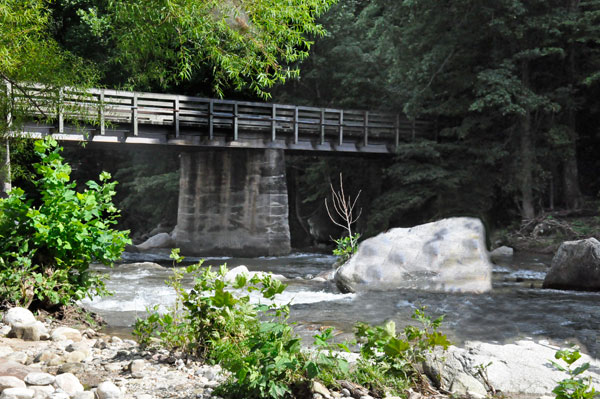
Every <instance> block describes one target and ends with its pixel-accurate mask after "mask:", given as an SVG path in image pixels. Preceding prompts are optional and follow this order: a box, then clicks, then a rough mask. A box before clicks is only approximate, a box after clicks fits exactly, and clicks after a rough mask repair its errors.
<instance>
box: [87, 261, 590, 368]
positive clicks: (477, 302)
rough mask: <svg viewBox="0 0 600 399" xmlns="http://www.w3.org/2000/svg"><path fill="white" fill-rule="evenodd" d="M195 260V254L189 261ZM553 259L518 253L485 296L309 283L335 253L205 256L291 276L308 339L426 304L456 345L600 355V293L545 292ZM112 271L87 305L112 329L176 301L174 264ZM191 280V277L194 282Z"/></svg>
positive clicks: (289, 299)
mask: <svg viewBox="0 0 600 399" xmlns="http://www.w3.org/2000/svg"><path fill="white" fill-rule="evenodd" d="M187 260H188V261H196V259H187ZM550 260H551V258H550V257H548V256H540V255H532V254H517V255H516V256H515V257H514V258H513V259H512V260H511V261H509V262H504V263H502V264H500V265H497V266H494V270H493V271H494V273H493V290H492V291H491V292H489V293H486V294H481V295H474V294H459V293H435V292H425V291H417V290H397V291H386V292H363V293H357V294H341V293H340V292H339V291H338V290H337V289H336V288H335V286H334V285H333V284H332V283H328V282H315V281H311V280H310V278H311V277H312V276H316V275H317V274H319V273H321V272H323V271H327V270H331V268H332V264H333V263H334V262H335V257H333V256H329V255H322V254H310V253H299V254H293V255H290V256H282V257H263V258H253V259H242V258H207V259H206V260H205V263H204V264H205V265H213V266H218V265H221V264H223V263H227V266H228V267H229V268H233V267H235V266H238V265H246V266H247V267H248V269H250V270H253V271H269V272H273V273H277V274H282V275H284V276H285V277H287V278H288V279H289V281H287V282H286V283H287V284H289V287H288V289H287V290H286V291H285V292H284V293H283V294H282V295H281V296H280V297H279V299H278V300H279V301H280V302H281V303H291V304H292V306H291V317H290V318H291V320H292V321H294V322H296V323H297V330H298V332H299V333H300V334H301V335H302V336H303V337H305V338H307V339H308V337H310V336H311V335H312V334H313V333H314V331H315V330H317V329H318V328H321V327H323V326H333V327H336V329H338V330H339V334H340V339H342V338H345V337H350V334H351V331H352V326H353V325H354V323H356V322H357V321H363V322H368V323H372V324H379V323H383V322H385V321H386V320H394V321H396V323H397V324H399V325H400V326H403V325H406V324H410V323H414V322H413V320H411V315H412V314H413V312H414V309H415V308H420V307H422V306H425V307H426V308H427V313H428V314H430V315H431V316H433V317H437V316H440V315H445V319H444V323H443V325H442V330H443V332H445V333H446V334H447V335H448V336H449V337H450V338H451V340H452V341H453V342H454V343H456V344H461V343H462V342H464V341H467V340H478V341H486V342H498V343H506V342H512V341H515V340H517V339H520V338H524V337H531V338H533V339H542V338H544V339H550V340H552V341H555V342H556V343H558V344H564V343H566V342H570V343H577V344H579V345H580V346H581V347H582V349H583V350H584V351H586V352H588V353H590V354H591V355H593V356H595V357H598V356H599V355H600V338H598V331H599V329H600V293H590V292H575V291H559V290H545V289H542V288H541V285H542V280H543V279H544V276H545V274H546V271H547V269H548V265H549V264H550ZM124 261H125V262H137V261H153V262H158V263H161V264H163V265H169V264H170V261H169V258H168V255H166V254H153V255H149V254H143V255H142V254H127V253H126V254H125V255H124ZM95 269H97V270H99V271H101V272H104V273H108V274H109V275H110V281H109V282H108V284H107V285H108V288H109V289H110V290H112V291H114V292H115V295H114V296H112V297H108V298H102V299H100V298H94V299H93V300H91V301H90V300H86V301H84V302H83V304H84V306H85V307H87V308H88V309H90V310H92V311H95V312H97V313H99V314H100V315H101V316H102V317H103V318H104V319H105V320H106V321H107V322H108V324H109V326H110V328H112V329H113V330H114V331H121V332H122V331H127V329H130V326H131V325H132V324H133V321H134V320H135V318H136V317H139V316H142V315H143V314H144V313H145V309H146V307H148V306H152V305H155V304H159V305H161V306H163V307H164V306H166V305H169V304H171V303H173V301H174V298H175V295H174V292H173V291H172V290H171V289H170V288H169V287H167V286H166V285H165V284H164V281H165V280H166V279H167V278H168V276H169V275H171V274H172V270H171V269H170V268H158V267H153V268H141V267H132V266H129V265H126V264H122V265H117V266H115V268H114V269H108V268H105V267H102V266H96V267H95ZM188 283H189V282H188Z"/></svg>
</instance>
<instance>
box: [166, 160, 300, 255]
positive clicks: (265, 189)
mask: <svg viewBox="0 0 600 399" xmlns="http://www.w3.org/2000/svg"><path fill="white" fill-rule="evenodd" d="M176 245H177V246H178V247H179V248H181V250H182V253H184V254H190V255H203V256H209V255H229V256H241V257H255V256H265V255H269V256H271V255H285V254H288V253H289V252H290V249H291V247H290V229H289V223H288V194H287V185H286V176H285V158H284V153H283V150H276V149H243V150H235V149H230V150H212V151H197V152H184V153H182V155H181V170H180V183H179V210H178V215H177V232H176Z"/></svg>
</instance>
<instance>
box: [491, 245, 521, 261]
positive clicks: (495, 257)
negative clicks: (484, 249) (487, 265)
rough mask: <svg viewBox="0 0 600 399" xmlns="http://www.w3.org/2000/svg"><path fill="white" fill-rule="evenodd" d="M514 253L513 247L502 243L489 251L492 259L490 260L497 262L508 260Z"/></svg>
mask: <svg viewBox="0 0 600 399" xmlns="http://www.w3.org/2000/svg"><path fill="white" fill-rule="evenodd" d="M514 253H515V250H514V249H512V248H511V247H507V246H504V245H503V246H501V247H498V248H496V249H494V250H493V251H492V252H490V259H491V260H492V262H497V261H499V260H509V259H511V258H512V257H513V255H514Z"/></svg>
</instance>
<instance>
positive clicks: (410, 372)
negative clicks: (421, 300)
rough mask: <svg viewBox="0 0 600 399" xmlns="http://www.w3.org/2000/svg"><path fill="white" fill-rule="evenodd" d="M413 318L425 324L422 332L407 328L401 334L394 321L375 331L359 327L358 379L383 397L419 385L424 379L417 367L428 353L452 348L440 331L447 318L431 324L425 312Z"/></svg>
mask: <svg viewBox="0 0 600 399" xmlns="http://www.w3.org/2000/svg"><path fill="white" fill-rule="evenodd" d="M412 317H413V319H416V320H417V321H419V322H420V323H421V325H422V328H421V329H419V328H418V327H415V326H406V327H405V328H404V330H403V331H402V332H401V333H397V332H396V324H395V323H394V322H393V321H388V322H387V323H386V324H384V325H381V326H375V327H373V326H370V325H368V324H365V323H357V324H356V327H355V335H356V338H357V339H358V342H359V343H360V344H361V348H360V353H361V359H360V360H359V362H358V364H357V366H356V370H355V372H354V375H355V376H356V378H357V382H358V383H359V384H362V385H364V386H366V387H367V388H369V389H371V390H372V391H375V392H378V393H379V394H383V393H384V392H385V391H386V390H389V389H390V388H391V391H392V393H395V394H399V393H400V392H401V391H402V390H404V389H406V388H408V387H409V386H411V385H412V384H414V383H415V382H417V380H418V378H419V376H420V373H419V371H418V368H417V366H418V365H419V364H420V363H421V362H423V361H424V360H425V355H426V354H427V353H428V352H430V351H432V350H433V349H434V348H435V347H438V346H439V347H442V348H444V349H447V348H448V345H450V342H449V341H448V338H447V337H446V335H444V334H442V333H441V332H439V331H438V328H439V327H440V325H441V323H442V320H443V316H442V317H439V318H437V319H435V320H431V318H430V317H429V316H427V315H426V314H425V312H424V310H422V309H416V310H415V313H414V314H413V316H412Z"/></svg>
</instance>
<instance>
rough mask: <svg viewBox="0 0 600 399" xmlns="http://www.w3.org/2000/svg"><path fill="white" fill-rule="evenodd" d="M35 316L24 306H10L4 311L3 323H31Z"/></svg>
mask: <svg viewBox="0 0 600 399" xmlns="http://www.w3.org/2000/svg"><path fill="white" fill-rule="evenodd" d="M35 322H36V320H35V316H34V315H33V313H31V311H29V310H27V309H25V308H12V309H9V310H8V311H6V313H5V314H4V323H6V324H8V325H10V326H11V327H12V326H13V325H15V324H21V325H24V324H25V325H26V324H33V323H35Z"/></svg>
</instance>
